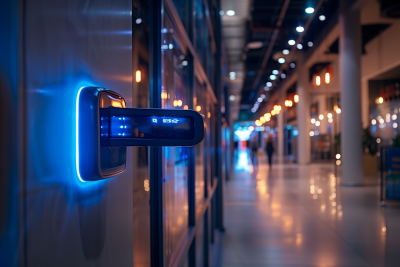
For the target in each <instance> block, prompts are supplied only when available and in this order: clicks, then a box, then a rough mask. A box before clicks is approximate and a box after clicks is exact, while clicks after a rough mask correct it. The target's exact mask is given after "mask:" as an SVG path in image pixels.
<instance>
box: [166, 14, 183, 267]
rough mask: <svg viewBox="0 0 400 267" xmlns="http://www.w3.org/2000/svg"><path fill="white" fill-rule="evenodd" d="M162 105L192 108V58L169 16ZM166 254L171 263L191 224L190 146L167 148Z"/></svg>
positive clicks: (171, 107) (172, 107) (167, 20)
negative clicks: (189, 204) (176, 34)
mask: <svg viewBox="0 0 400 267" xmlns="http://www.w3.org/2000/svg"><path fill="white" fill-rule="evenodd" d="M162 42H163V44H162V53H163V55H162V87H161V91H162V93H161V98H162V107H163V108H168V109H188V100H189V99H188V97H187V96H188V95H189V91H188V88H189V86H188V74H187V72H188V71H187V66H188V61H187V59H186V58H185V55H183V53H182V51H181V49H180V46H179V43H178V42H177V40H176V38H175V36H174V30H173V29H172V26H171V22H170V21H169V19H168V18H167V16H165V28H164V30H163V40H162ZM163 154H164V156H163V177H164V179H165V180H164V185H163V190H164V191H163V198H164V199H163V206H164V214H165V218H164V253H165V254H164V255H165V264H166V265H168V264H169V262H170V260H171V257H173V256H174V255H175V254H176V252H177V249H179V245H180V243H181V241H182V240H183V238H184V236H185V235H184V234H185V230H186V229H187V226H188V198H187V197H188V190H187V180H188V148H186V147H164V148H163Z"/></svg>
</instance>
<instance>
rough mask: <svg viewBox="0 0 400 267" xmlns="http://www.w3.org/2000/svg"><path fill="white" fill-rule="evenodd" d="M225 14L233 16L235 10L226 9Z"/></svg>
mask: <svg viewBox="0 0 400 267" xmlns="http://www.w3.org/2000/svg"><path fill="white" fill-rule="evenodd" d="M226 15H227V16H234V15H235V11H233V10H228V11H226Z"/></svg>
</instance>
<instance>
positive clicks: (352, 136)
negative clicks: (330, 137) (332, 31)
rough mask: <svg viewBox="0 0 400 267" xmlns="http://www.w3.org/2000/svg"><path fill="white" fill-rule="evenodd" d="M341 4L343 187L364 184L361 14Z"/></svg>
mask: <svg viewBox="0 0 400 267" xmlns="http://www.w3.org/2000/svg"><path fill="white" fill-rule="evenodd" d="M348 2H349V1H347V0H341V1H340V15H339V24H340V38H339V39H340V41H339V64H340V65H339V71H340V108H341V110H342V113H341V114H340V116H341V155H342V158H341V159H342V160H341V161H342V179H341V184H343V185H360V184H362V183H363V154H362V153H363V152H362V124H361V123H362V122H361V25H360V11H359V10H352V9H351V7H350V6H349V3H348Z"/></svg>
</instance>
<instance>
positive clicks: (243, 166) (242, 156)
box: [235, 149, 253, 172]
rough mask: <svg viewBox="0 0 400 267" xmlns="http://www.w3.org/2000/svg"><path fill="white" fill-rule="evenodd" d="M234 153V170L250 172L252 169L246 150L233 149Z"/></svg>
mask: <svg viewBox="0 0 400 267" xmlns="http://www.w3.org/2000/svg"><path fill="white" fill-rule="evenodd" d="M235 154H236V155H235V156H236V157H237V163H236V164H235V171H236V172H250V170H253V165H252V163H251V160H250V155H249V152H248V150H246V149H243V150H238V151H235Z"/></svg>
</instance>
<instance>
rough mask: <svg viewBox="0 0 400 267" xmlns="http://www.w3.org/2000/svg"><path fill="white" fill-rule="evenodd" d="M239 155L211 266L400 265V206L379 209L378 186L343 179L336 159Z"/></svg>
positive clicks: (228, 187)
mask: <svg viewBox="0 0 400 267" xmlns="http://www.w3.org/2000/svg"><path fill="white" fill-rule="evenodd" d="M236 159H237V161H236V166H235V172H234V174H233V175H232V178H231V180H230V181H228V182H227V183H226V203H225V229H226V230H225V232H224V233H223V234H222V235H221V236H220V238H221V239H220V242H218V243H217V244H218V245H217V246H216V253H215V255H218V256H216V257H214V259H213V265H212V266H215V267H216V266H218V267H221V266H230V267H239V266H246V267H261V266H277V267H284V266H285V267H295V266H296V267H306V266H307V267H308V266H310V267H314V266H315V267H316V266H321V267H336V266H338V267H341V266H348V267H355V266H393V267H394V266H400V265H399V262H400V253H398V250H399V248H400V224H399V222H400V206H396V205H391V206H389V207H388V208H386V209H382V208H381V207H380V205H379V187H377V186H366V187H343V186H340V185H338V182H337V177H335V175H334V169H333V164H310V165H307V166H299V165H289V164H288V165H273V166H272V170H269V168H268V166H267V165H266V164H265V163H266V158H265V156H262V157H261V158H260V164H259V167H258V168H257V169H255V172H254V173H251V166H250V165H251V161H250V157H249V153H248V152H238V154H237V158H236ZM246 163H247V165H248V166H247V167H246V166H245V164H246Z"/></svg>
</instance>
